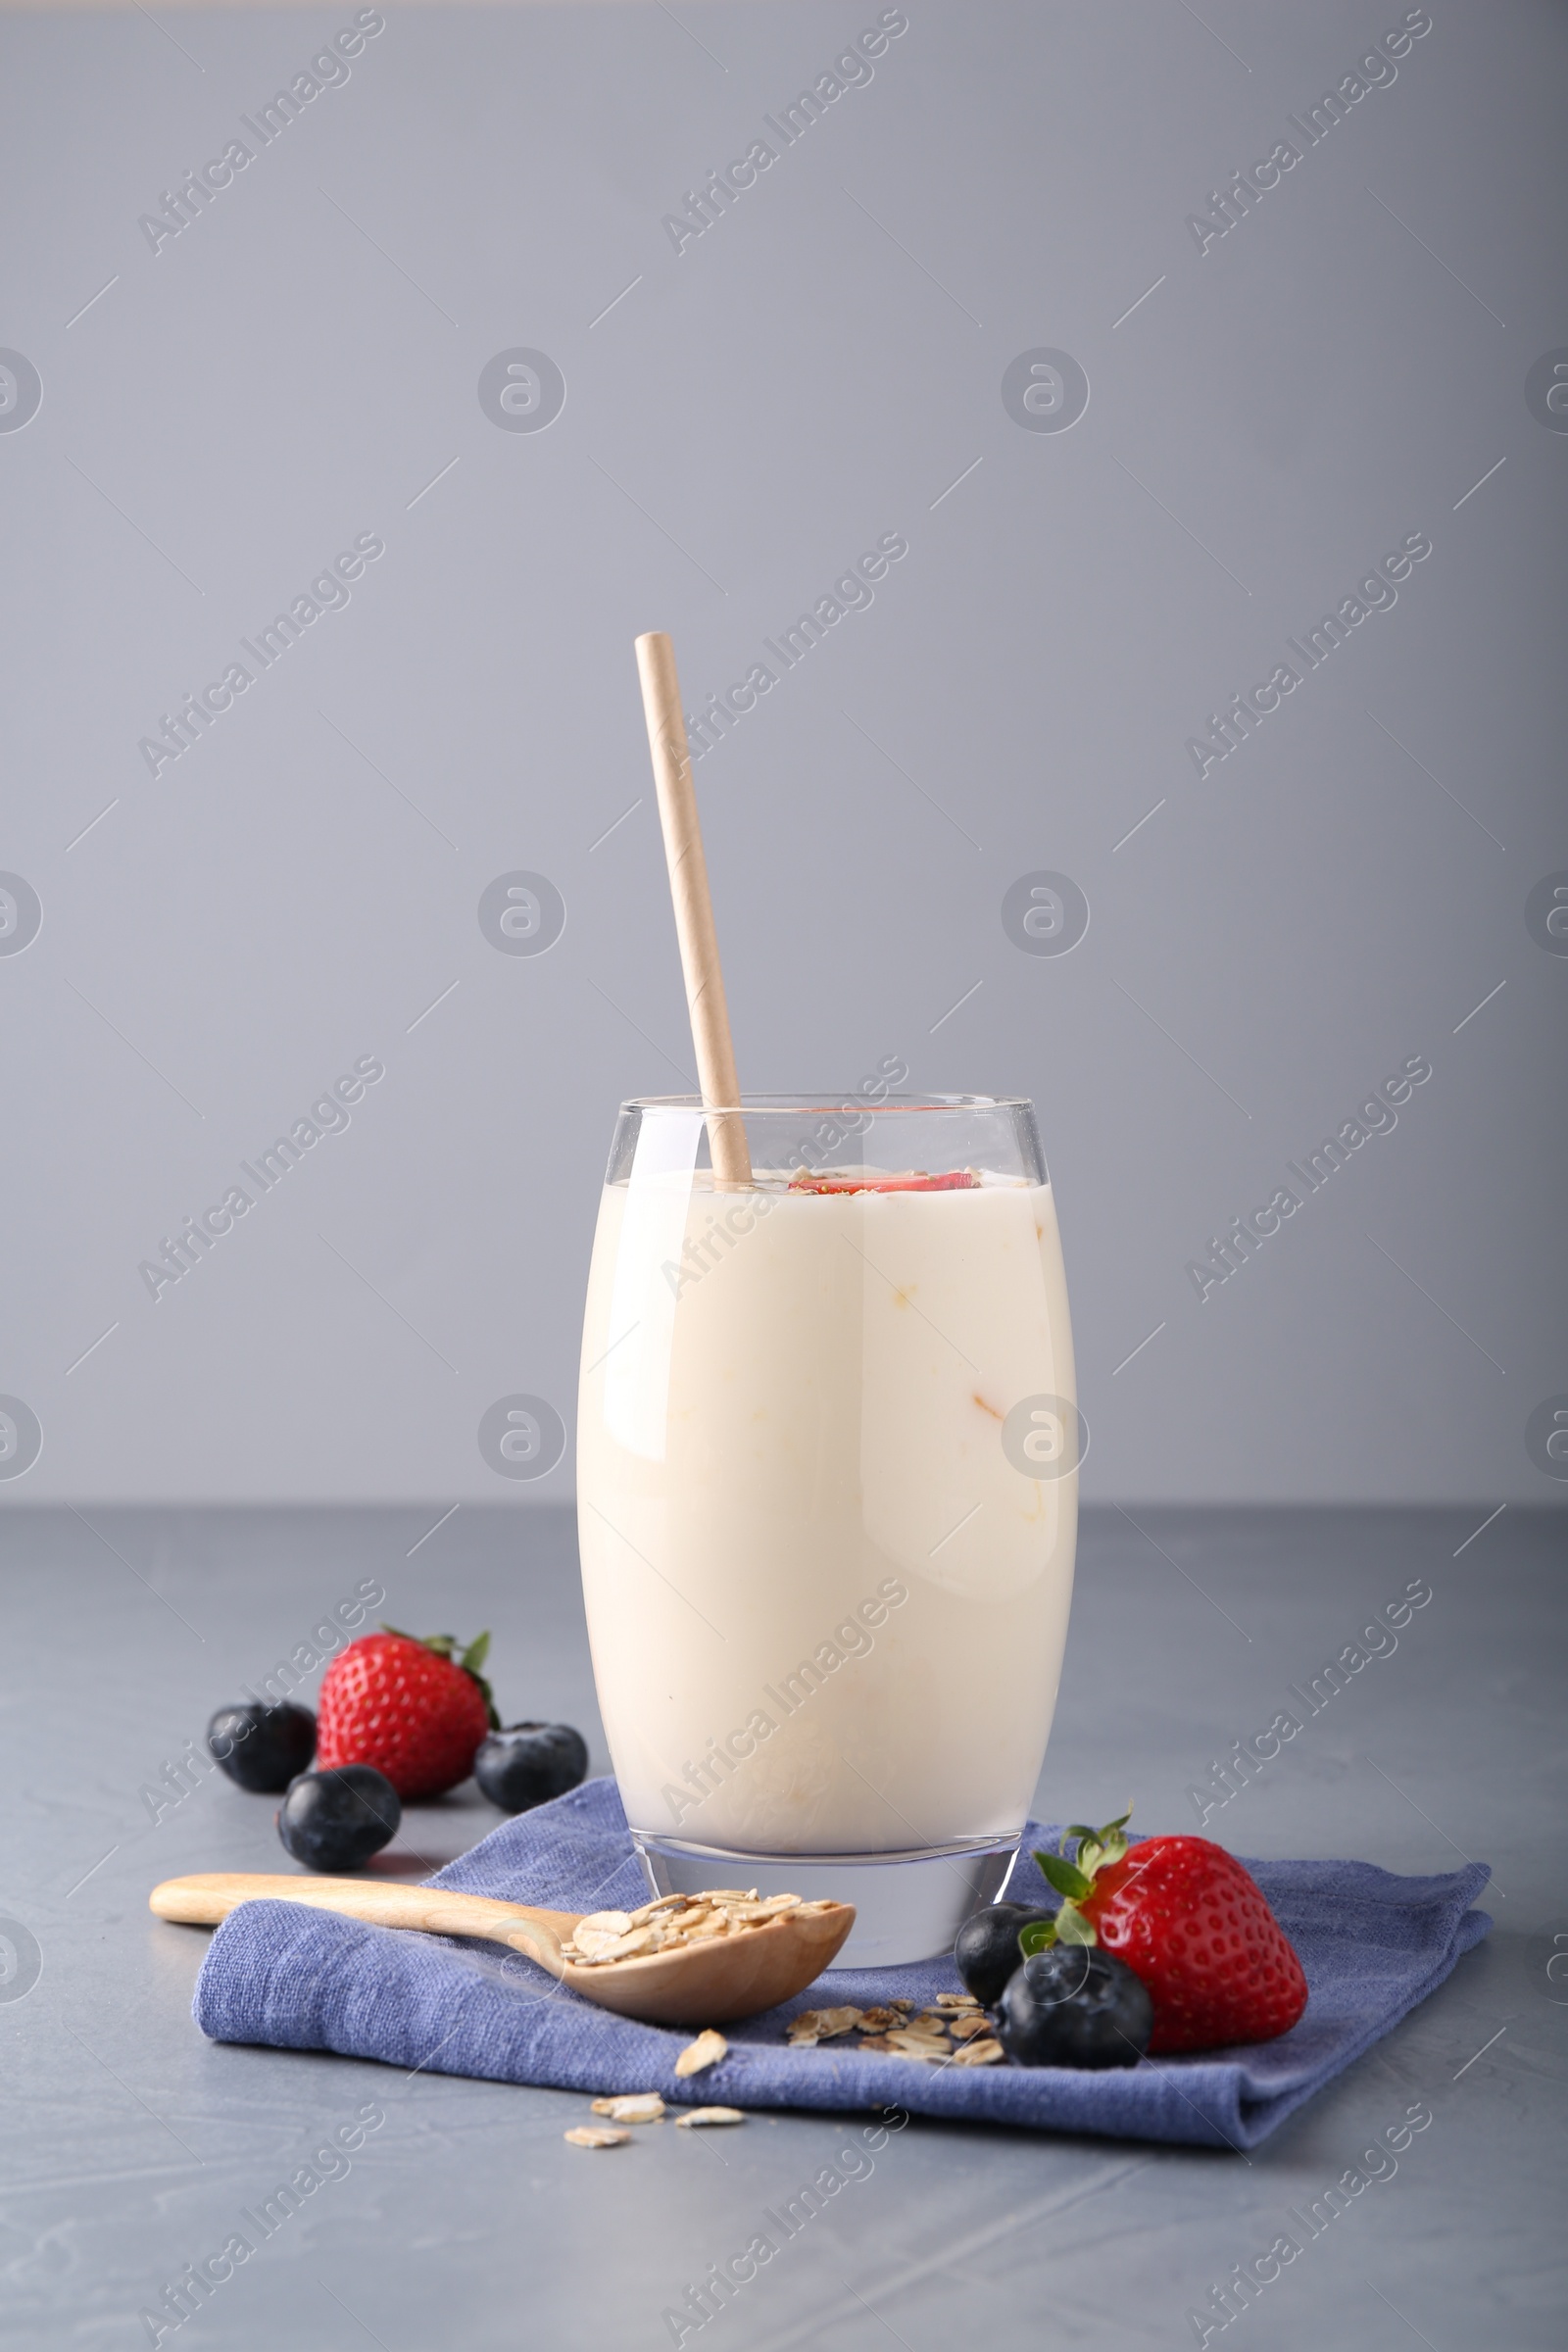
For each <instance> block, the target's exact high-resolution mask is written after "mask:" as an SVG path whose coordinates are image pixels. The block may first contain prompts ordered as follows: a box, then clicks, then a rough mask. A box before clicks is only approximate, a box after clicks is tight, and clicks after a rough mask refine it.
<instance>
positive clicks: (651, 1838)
mask: <svg viewBox="0 0 1568 2352" xmlns="http://www.w3.org/2000/svg"><path fill="white" fill-rule="evenodd" d="M1021 1835H1022V1833H1021V1832H1020V1836H1021ZM631 1838H632V1843H633V1845H634V1846H635V1847H636V1849H637V1854H638V1858H639V1860H640V1861H641V1863H642V1866H643V1871H644V1874H645V1875H646V1877H647V1880H648V1884H649V1886H650V1887H651V1888H652V1890H653V1892H654V1893H655V1894H656V1895H657V1894H701V1893H702V1891H703V1889H704V1888H705V1887H756V1888H757V1890H758V1893H759V1894H761V1895H768V1894H799V1895H801V1896H803V1897H804V1898H805V1899H806V1900H807V1901H808V1902H810V1901H814V1900H818V1899H822V1898H827V1899H830V1900H831V1901H833V1902H836V1903H853V1904H854V1905H855V1912H856V1919H855V1926H854V1927H853V1928H852V1929H851V1931H850V1938H849V1941H848V1942H847V1943H846V1944H845V1946H844V1949H843V1950H842V1951H841V1952H840V1954H839V1956H838V1958H837V1959H836V1960H835V1961H834V1962H833V1963H832V1965H833V1967H834V1968H836V1969H837V1968H891V1967H897V1966H899V1965H900V1964H902V1963H904V1962H907V1961H910V1960H935V1959H939V1958H940V1957H941V1956H942V1955H943V1954H944V1953H946V1952H951V1951H952V1949H953V1943H954V1938H955V1936H956V1935H957V1933H958V1930H959V1929H960V1928H961V1927H962V1925H963V1923H964V1921H965V1920H966V1919H967V1918H968V1917H969V1915H970V1914H971V1912H974V1911H979V1910H981V1909H982V1908H983V1907H984V1905H985V1904H987V1903H995V1902H998V1901H1000V1900H1001V1898H1002V1894H1003V1890H1004V1889H1005V1887H1006V1884H1007V1881H1008V1879H1009V1878H1010V1876H1011V1875H1012V1866H1013V1863H1014V1862H1015V1861H1016V1860H1017V1858H1018V1843H1019V1840H1018V1838H1004V1839H1002V1840H1000V1841H999V1840H995V1839H984V1840H980V1839H974V1840H968V1841H965V1842H963V1843H960V1844H957V1845H939V1846H922V1847H917V1848H915V1849H914V1850H912V1851H910V1852H907V1853H892V1854H739V1853H735V1852H732V1851H730V1850H728V1849H726V1848H725V1847H723V1846H717V1845H692V1844H689V1843H687V1842H686V1841H685V1840H684V1839H683V1838H665V1837H661V1836H658V1835H655V1834H654V1833H652V1832H650V1831H646V1830H633V1831H632V1833H631Z"/></svg>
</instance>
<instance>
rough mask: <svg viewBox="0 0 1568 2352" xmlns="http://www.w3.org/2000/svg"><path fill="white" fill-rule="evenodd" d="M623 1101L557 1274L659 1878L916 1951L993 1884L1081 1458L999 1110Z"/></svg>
mask: <svg viewBox="0 0 1568 2352" xmlns="http://www.w3.org/2000/svg"><path fill="white" fill-rule="evenodd" d="M736 1110H738V1111H739V1113H740V1115H741V1116H742V1117H743V1119H744V1122H745V1129H746V1139H747V1144H748V1148H749V1151H750V1155H751V1164H752V1178H751V1181H750V1183H747V1184H743V1183H739V1182H734V1181H729V1182H726V1181H722V1180H720V1179H718V1178H716V1177H715V1175H714V1172H713V1168H712V1164H711V1154H710V1150H709V1136H708V1120H707V1117H706V1116H705V1113H704V1110H703V1107H702V1105H701V1103H700V1102H698V1101H697V1100H696V1099H695V1098H689V1097H664V1098H649V1099H645V1100H641V1101H636V1102H630V1103H624V1104H623V1105H622V1107H621V1111H620V1116H619V1120H618V1122H617V1124H616V1128H615V1136H614V1144H613V1150H612V1152H611V1158H610V1168H609V1173H608V1177H607V1180H606V1185H605V1191H604V1197H603V1201H602V1202H601V1206H600V1213H599V1224H598V1230H597V1234H596V1237H595V1241H594V1250H593V1260H592V1266H591V1270H590V1274H589V1281H588V1300H587V1309H586V1315H585V1319H584V1328H583V1352H582V1374H581V1390H580V1398H579V1408H578V1454H577V1482H578V1484H577V1491H578V1524H579V1531H580V1539H581V1554H582V1575H583V1592H584V1598H585V1603H586V1608H587V1617H588V1631H589V1637H590V1640H591V1642H592V1646H593V1660H594V1674H595V1679H596V1682H597V1685H598V1691H599V1702H600V1707H601V1711H602V1714H603V1718H604V1724H605V1731H606V1735H607V1738H608V1740H609V1743H610V1751H611V1756H612V1758H613V1764H614V1769H615V1775H616V1779H617V1781H618V1783H619V1786H620V1791H621V1796H622V1799H623V1801H624V1804H625V1808H626V1816H627V1821H628V1824H629V1826H630V1829H631V1834H632V1838H633V1840H634V1842H635V1845H636V1847H637V1850H638V1852H639V1854H640V1855H641V1857H642V1860H643V1864H644V1868H645V1871H646V1874H647V1877H648V1880H649V1884H650V1885H651V1887H653V1889H654V1891H655V1892H656V1893H667V1892H671V1891H674V1890H677V1889H680V1890H684V1891H688V1892H693V1891H697V1890H698V1889H700V1888H702V1887H713V1886H725V1887H758V1888H759V1889H760V1891H761V1892H762V1893H764V1894H766V1893H776V1892H782V1891H784V1890H786V1889H788V1890H791V1891H793V1892H796V1893H799V1894H801V1895H803V1896H807V1897H811V1896H815V1895H831V1896H833V1897H834V1898H836V1899H837V1900H840V1901H844V1902H852V1903H854V1904H855V1905H856V1907H857V1911H858V1920H857V1925H856V1929H855V1931H854V1933H853V1935H852V1937H851V1940H850V1942H849V1944H848V1945H847V1946H846V1948H845V1951H844V1953H843V1954H842V1955H841V1957H840V1960H839V1962H838V1965H839V1966H841V1967H854V1966H871V1965H877V1964H881V1963H885V1962H893V1961H905V1960H913V1959H921V1958H925V1957H928V1956H930V1955H932V1954H934V1953H937V1952H940V1951H942V1950H945V1949H947V1948H949V1947H950V1946H951V1944H952V1941H953V1937H954V1935H955V1933H956V1929H957V1927H958V1925H959V1924H960V1923H961V1922H962V1920H963V1919H965V1918H966V1917H967V1916H968V1915H969V1913H970V1912H971V1911H973V1910H975V1909H977V1908H978V1907H979V1906H980V1905H981V1904H982V1903H985V1902H989V1901H992V1900H994V1899H995V1898H996V1897H997V1896H998V1895H999V1894H1000V1892H1001V1891H1002V1889H1003V1887H1005V1882H1006V1878H1007V1875H1008V1872H1009V1871H1010V1869H1011V1866H1012V1862H1013V1859H1014V1856H1015V1854H1016V1851H1017V1847H1018V1841H1019V1836H1020V1833H1021V1831H1022V1828H1023V1824H1024V1821H1025V1819H1026V1817H1027V1812H1028V1807H1029V1803H1030V1800H1031V1798H1032V1796H1033V1793H1034V1789H1035V1784H1036V1781H1037V1779H1038V1776H1039V1773H1040V1768H1041V1764H1042V1760H1043V1758H1044V1754H1045V1748H1046V1740H1047V1737H1048V1735H1049V1733H1050V1729H1051V1718H1052V1712H1053V1709H1054V1704H1055V1695H1056V1684H1057V1678H1058V1675H1059V1673H1060V1667H1061V1653H1062V1645H1063V1642H1064V1641H1065V1639H1066V1631H1067V1611H1068V1604H1069V1601H1070V1597H1071V1590H1072V1570H1073V1549H1074V1543H1075V1537H1076V1527H1077V1470H1078V1464H1079V1461H1080V1459H1081V1457H1082V1453H1083V1444H1084V1440H1083V1426H1082V1422H1081V1420H1080V1418H1079V1415H1078V1411H1077V1404H1076V1396H1075V1382H1074V1374H1073V1357H1072V1337H1071V1331H1070V1328H1069V1324H1068V1316H1067V1292H1066V1284H1065V1279H1064V1276H1063V1272H1062V1261H1061V1245H1060V1241H1059V1238H1058V1235H1057V1230H1056V1214H1055V1205H1054V1199H1053V1196H1052V1191H1051V1186H1050V1183H1049V1181H1048V1178H1047V1175H1046V1168H1045V1162H1044V1159H1043V1157H1042V1155H1041V1151H1040V1144H1039V1138H1038V1135H1037V1133H1036V1128H1035V1120H1034V1113H1033V1110H1032V1108H1031V1106H1030V1104H1029V1103H1027V1102H1025V1101H1022V1100H1018V1099H1014V1100H1010V1101H1005V1100H997V1099H993V1098H991V1097H987V1096H982V1095H935V1096H926V1097H920V1096H913V1095H900V1094H895V1093H892V1092H890V1091H888V1089H887V1081H886V1080H882V1081H880V1083H879V1082H878V1081H871V1082H868V1084H867V1085H866V1086H865V1087H863V1088H862V1089H861V1090H860V1092H859V1093H858V1094H857V1095H856V1096H854V1097H852V1098H850V1099H848V1100H845V1099H839V1100H837V1101H835V1100H834V1099H833V1098H832V1097H809V1096H757V1097H747V1098H745V1099H743V1101H742V1102H741V1103H739V1104H738V1105H734V1106H729V1110H728V1113H727V1115H731V1116H732V1115H733V1113H734V1111H736Z"/></svg>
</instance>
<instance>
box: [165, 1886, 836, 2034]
mask: <svg viewBox="0 0 1568 2352" xmlns="http://www.w3.org/2000/svg"><path fill="white" fill-rule="evenodd" d="M259 1901H272V1902H282V1903H305V1904H307V1905H309V1906H310V1907H311V1908H312V1909H313V1910H317V1911H335V1912H338V1913H340V1914H341V1915H342V1916H343V1917H344V1918H346V1919H362V1920H365V1921H367V1922H368V1924H369V1925H370V1926H372V1927H378V1928H414V1929H417V1930H420V1931H422V1932H423V1933H424V1934H425V1935H427V1936H476V1937H478V1938H479V1939H480V1940H482V1941H483V1942H486V1943H499V1944H504V1945H505V1946H506V1947H507V1949H508V1950H510V1951H515V1952H522V1953H523V1954H524V1955H525V1956H526V1957H527V1958H528V1959H530V1960H533V1961H536V1962H537V1963H538V1965H539V1966H540V1967H541V1968H543V1969H545V1970H547V1971H548V1973H549V1974H550V1975H551V1976H552V1977H554V1978H555V1980H556V1982H557V1983H558V1984H560V1985H565V1986H566V1987H567V1988H568V1989H569V1990H570V1991H572V1992H577V1993H581V1995H582V1997H583V1999H584V2000H585V2001H594V2002H597V2004H598V2006H599V2007H600V2008H601V2009H612V2010H613V2011H614V2013H615V2015H616V2016H617V2017H633V2018H637V2019H640V2020H641V2021H642V2023H643V2024H645V2025H650V2026H722V2025H729V2024H731V2023H733V2021H734V2020H735V2019H736V2018H741V2017H755V2016H756V2015H757V2014H758V2012H759V2011H760V2010H763V2009H772V2008H776V2007H777V2005H778V2004H779V2002H780V2001H788V2000H792V1999H793V1998H794V1996H795V1994H796V1993H798V1992H804V1991H805V1989H806V1987H807V1985H809V1984H811V1983H812V1982H813V1980H814V1979H815V1978H817V1977H819V1976H820V1975H821V1973H822V1971H823V1969H825V1968H827V1967H829V1966H830V1965H831V1964H832V1962H833V1961H834V1960H835V1959H836V1958H837V1956H838V1953H839V1952H840V1950H841V1949H842V1947H843V1944H844V1941H845V1938H846V1937H847V1936H848V1935H849V1933H850V1930H851V1928H852V1927H853V1926H854V1925H855V1907H854V1905H853V1904H852V1903H826V1904H824V1905H823V1907H822V1908H821V1909H820V1910H819V1911H818V1910H812V1911H808V1912H805V1913H802V1912H801V1911H780V1912H777V1913H775V1915H774V1916H773V1918H771V1919H770V1920H768V1921H766V1922H765V1923H764V1924H763V1925H761V1926H760V1927H748V1928H747V1929H746V1930H745V1931H744V1933H742V1934H740V1935H738V1936H711V1937H709V1938H707V1939H705V1940H703V1941H698V1942H692V1943H684V1944H676V1945H673V1946H671V1947H669V1948H667V1949H665V1950H664V1951H662V1952H645V1953H642V1954H640V1955H639V1956H638V1957H637V1958H636V1959H632V1960H613V1961H608V1962H602V1963H600V1964H599V1965H598V1966H594V1965H591V1964H589V1963H585V1962H583V1961H581V1960H572V1959H568V1958H567V1957H566V1955H565V1953H564V1951H563V1949H562V1946H563V1945H564V1944H565V1943H568V1942H569V1941H570V1940H571V1937H572V1936H573V1934H574V1933H575V1931H576V1928H577V1923H578V1921H579V1920H580V1919H582V1918H584V1917H586V1916H588V1915H587V1914H585V1913H583V1912H580V1911H546V1910H540V1909H539V1908H537V1907H536V1906H535V1905H533V1904H530V1903H503V1902H498V1901H496V1900H495V1899H494V1897H492V1896H490V1895H486V1894H461V1893H459V1892H458V1891H457V1889H456V1888H455V1887H399V1886H390V1885H388V1884H387V1883H386V1882H385V1881H369V1880H364V1879H324V1878H292V1877H289V1876H287V1875H283V1874H280V1875H278V1876H276V1877H272V1876H269V1875H266V1874H260V1873H251V1872H245V1871H198V1872H196V1873H195V1874H194V1875H192V1876H190V1877H188V1878H182V1879H165V1880H164V1882H163V1884H162V1886H159V1887H154V1888H153V1890H152V1893H151V1894H150V1895H149V1896H148V1898H147V1902H148V1908H149V1910H151V1911H153V1912H155V1913H156V1914H157V1916H158V1917H159V1918H160V1919H169V1920H177V1921H180V1922H183V1923H185V1924H187V1925H190V1926H194V1927H217V1925H218V1923H219V1921H220V1920H223V1919H226V1918H227V1917H228V1915H229V1913H230V1912H231V1911H232V1910H234V1909H235V1908H236V1906H237V1905H239V1904H240V1903H248V1902H259Z"/></svg>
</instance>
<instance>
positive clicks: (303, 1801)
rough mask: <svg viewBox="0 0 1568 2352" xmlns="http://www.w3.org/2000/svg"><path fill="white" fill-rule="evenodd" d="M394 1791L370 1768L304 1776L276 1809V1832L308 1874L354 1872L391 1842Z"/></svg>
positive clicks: (397, 1809)
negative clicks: (387, 1842)
mask: <svg viewBox="0 0 1568 2352" xmlns="http://www.w3.org/2000/svg"><path fill="white" fill-rule="evenodd" d="M402 1819H403V1806H402V1804H401V1802H400V1801H399V1798H398V1792H397V1790H396V1789H394V1788H393V1786H392V1784H391V1782H390V1781H389V1780H388V1779H387V1777H386V1775H385V1774H384V1773H380V1772H377V1771H376V1769H375V1767H374V1766H373V1765H371V1764H340V1765H338V1767H337V1769H336V1770H335V1771H333V1772H302V1773H301V1774H300V1776H299V1778H298V1780H296V1781H291V1782H290V1783H289V1789H288V1794H287V1796H285V1797H284V1799H283V1802H282V1803H281V1804H280V1805H279V1807H278V1809H277V1834H278V1836H279V1837H280V1838H282V1840H283V1843H284V1845H285V1846H286V1848H287V1849H288V1851H289V1852H290V1853H291V1854H292V1855H293V1857H294V1859H295V1861H296V1862H303V1863H304V1865H305V1867H306V1869H307V1870H322V1871H326V1872H329V1873H330V1872H333V1871H339V1870H358V1869H359V1868H360V1867H361V1865H362V1864H363V1863H366V1862H368V1860H369V1859H370V1856H371V1855H372V1854H374V1853H378V1852H379V1851H380V1849H381V1847H382V1846H383V1845H385V1843H386V1841H387V1839H388V1838H395V1837H396V1836H397V1832H398V1824H399V1822H400V1821H401V1820H402Z"/></svg>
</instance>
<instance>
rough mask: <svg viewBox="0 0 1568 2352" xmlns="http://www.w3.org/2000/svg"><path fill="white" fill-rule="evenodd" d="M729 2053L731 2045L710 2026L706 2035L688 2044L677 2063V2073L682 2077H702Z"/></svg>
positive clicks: (703, 2034)
mask: <svg viewBox="0 0 1568 2352" xmlns="http://www.w3.org/2000/svg"><path fill="white" fill-rule="evenodd" d="M728 2053H729V2043H728V2042H727V2041H726V2040H725V2039H724V2036H723V2034H715V2033H714V2032H713V2029H712V2027H711V2026H710V2027H709V2028H708V2029H707V2031H706V2032H705V2033H702V2034H698V2036H697V2039H696V2040H695V2041H689V2042H688V2043H687V2044H686V2047H685V2048H684V2049H683V2050H682V2052H681V2054H680V2056H679V2057H678V2058H677V2059H676V2061H675V2072H676V2074H677V2075H680V2076H686V2075H700V2074H702V2073H703V2072H704V2070H705V2068H707V2067H710V2066H716V2065H717V2064H718V2062H719V2060H720V2059H721V2058H723V2057H726V2056H727V2055H728Z"/></svg>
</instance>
